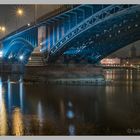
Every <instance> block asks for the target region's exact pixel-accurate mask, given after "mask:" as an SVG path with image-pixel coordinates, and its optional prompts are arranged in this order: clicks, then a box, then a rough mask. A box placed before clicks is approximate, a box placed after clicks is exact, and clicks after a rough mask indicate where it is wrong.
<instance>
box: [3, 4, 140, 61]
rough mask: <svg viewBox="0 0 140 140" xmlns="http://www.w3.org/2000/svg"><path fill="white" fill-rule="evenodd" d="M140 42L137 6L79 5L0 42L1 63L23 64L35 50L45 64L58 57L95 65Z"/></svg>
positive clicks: (139, 22) (139, 18) (139, 8)
mask: <svg viewBox="0 0 140 140" xmlns="http://www.w3.org/2000/svg"><path fill="white" fill-rule="evenodd" d="M138 40H140V5H79V6H75V7H71V9H69V10H67V11H65V12H62V13H59V14H57V15H55V16H53V17H51V18H46V19H43V20H42V21H40V22H38V23H37V24H34V25H32V26H31V27H26V26H25V28H24V29H23V30H21V31H17V32H14V33H12V34H10V35H9V36H7V37H5V38H3V39H2V40H1V42H2V46H3V47H2V51H3V55H4V57H5V59H9V58H15V59H16V60H18V59H19V57H20V56H24V58H25V59H24V63H27V61H28V59H29V57H30V55H31V53H32V51H33V50H34V49H35V48H39V50H40V53H41V54H42V55H43V56H44V61H45V62H46V63H54V62H55V61H57V60H58V59H59V58H60V56H63V57H65V58H67V60H68V61H69V60H75V61H77V62H80V61H81V60H86V61H88V62H91V63H96V62H98V61H99V60H101V59H102V58H104V57H106V56H108V55H109V54H111V53H113V52H115V51H116V50H118V49H120V48H122V47H125V46H127V45H128V44H130V43H133V42H135V41H138Z"/></svg>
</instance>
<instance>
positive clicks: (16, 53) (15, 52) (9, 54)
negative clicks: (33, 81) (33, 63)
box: [4, 38, 34, 63]
mask: <svg viewBox="0 0 140 140" xmlns="http://www.w3.org/2000/svg"><path fill="white" fill-rule="evenodd" d="M33 49H34V46H32V44H30V43H29V42H28V41H27V40H25V39H23V38H16V39H14V40H12V41H11V42H10V43H9V44H8V45H7V47H6V50H5V51H4V58H5V59H15V60H19V57H20V56H21V55H22V57H23V56H24V61H23V63H27V61H28V59H29V57H30V54H31V52H32V51H33Z"/></svg>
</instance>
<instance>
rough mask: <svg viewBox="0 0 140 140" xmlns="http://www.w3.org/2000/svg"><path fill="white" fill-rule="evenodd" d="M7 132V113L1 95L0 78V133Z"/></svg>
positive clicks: (0, 84) (0, 81)
mask: <svg viewBox="0 0 140 140" xmlns="http://www.w3.org/2000/svg"><path fill="white" fill-rule="evenodd" d="M6 134H7V114H6V106H5V102H4V97H3V89H2V80H1V78H0V135H6Z"/></svg>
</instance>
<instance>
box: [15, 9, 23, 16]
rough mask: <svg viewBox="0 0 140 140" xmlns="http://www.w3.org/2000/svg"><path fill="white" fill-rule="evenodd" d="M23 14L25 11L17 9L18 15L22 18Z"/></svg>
mask: <svg viewBox="0 0 140 140" xmlns="http://www.w3.org/2000/svg"><path fill="white" fill-rule="evenodd" d="M23 13H24V11H23V9H21V8H18V9H17V15H19V16H22V15H23Z"/></svg>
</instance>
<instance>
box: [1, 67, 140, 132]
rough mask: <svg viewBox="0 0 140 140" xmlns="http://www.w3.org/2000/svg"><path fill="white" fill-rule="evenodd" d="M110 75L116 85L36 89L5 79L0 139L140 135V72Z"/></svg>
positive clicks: (127, 71) (32, 86)
mask: <svg viewBox="0 0 140 140" xmlns="http://www.w3.org/2000/svg"><path fill="white" fill-rule="evenodd" d="M104 73H105V76H106V78H107V79H109V80H113V82H112V83H111V84H108V85H105V86H66V85H65V86H64V85H44V84H40V85H36V84H35V85H34V84H25V83H23V82H22V77H21V76H9V77H6V76H1V79H0V135H123V134H125V135H128V134H135V135H139V134H140V72H139V71H137V70H120V69H118V70H115V69H114V70H105V71H104ZM19 79H20V80H19Z"/></svg>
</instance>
